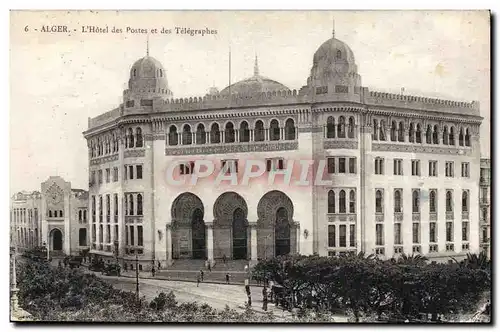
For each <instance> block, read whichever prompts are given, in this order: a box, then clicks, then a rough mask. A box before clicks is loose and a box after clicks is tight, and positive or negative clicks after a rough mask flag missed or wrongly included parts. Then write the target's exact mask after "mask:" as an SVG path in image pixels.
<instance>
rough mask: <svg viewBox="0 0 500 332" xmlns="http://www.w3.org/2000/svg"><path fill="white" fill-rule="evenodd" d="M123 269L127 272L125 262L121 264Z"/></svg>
mask: <svg viewBox="0 0 500 332" xmlns="http://www.w3.org/2000/svg"><path fill="white" fill-rule="evenodd" d="M123 269H124V270H125V272H127V271H128V269H127V264H123Z"/></svg>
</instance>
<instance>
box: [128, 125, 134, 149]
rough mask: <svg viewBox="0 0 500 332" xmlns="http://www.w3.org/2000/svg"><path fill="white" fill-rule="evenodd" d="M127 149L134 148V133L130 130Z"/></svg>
mask: <svg viewBox="0 0 500 332" xmlns="http://www.w3.org/2000/svg"><path fill="white" fill-rule="evenodd" d="M128 147H129V148H133V147H134V131H133V130H132V128H129V129H128Z"/></svg>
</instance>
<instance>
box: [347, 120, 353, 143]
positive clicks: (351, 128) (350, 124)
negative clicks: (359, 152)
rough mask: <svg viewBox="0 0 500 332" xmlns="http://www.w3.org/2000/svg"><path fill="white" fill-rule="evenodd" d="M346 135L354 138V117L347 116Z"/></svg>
mask: <svg viewBox="0 0 500 332" xmlns="http://www.w3.org/2000/svg"><path fill="white" fill-rule="evenodd" d="M347 137H349V138H354V117H353V116H351V117H349V124H348V127H347Z"/></svg>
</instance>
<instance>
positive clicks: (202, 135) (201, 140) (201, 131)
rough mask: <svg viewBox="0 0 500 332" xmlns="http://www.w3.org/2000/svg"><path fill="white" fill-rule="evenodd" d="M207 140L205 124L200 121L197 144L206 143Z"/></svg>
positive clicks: (197, 130) (197, 129)
mask: <svg viewBox="0 0 500 332" xmlns="http://www.w3.org/2000/svg"><path fill="white" fill-rule="evenodd" d="M206 142H207V136H206V134H205V126H204V125H203V123H200V124H199V125H198V127H197V128H196V144H205V143H206Z"/></svg>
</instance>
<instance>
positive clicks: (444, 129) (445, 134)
mask: <svg viewBox="0 0 500 332" xmlns="http://www.w3.org/2000/svg"><path fill="white" fill-rule="evenodd" d="M448 138H449V136H448V126H444V128H443V144H444V145H448Z"/></svg>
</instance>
